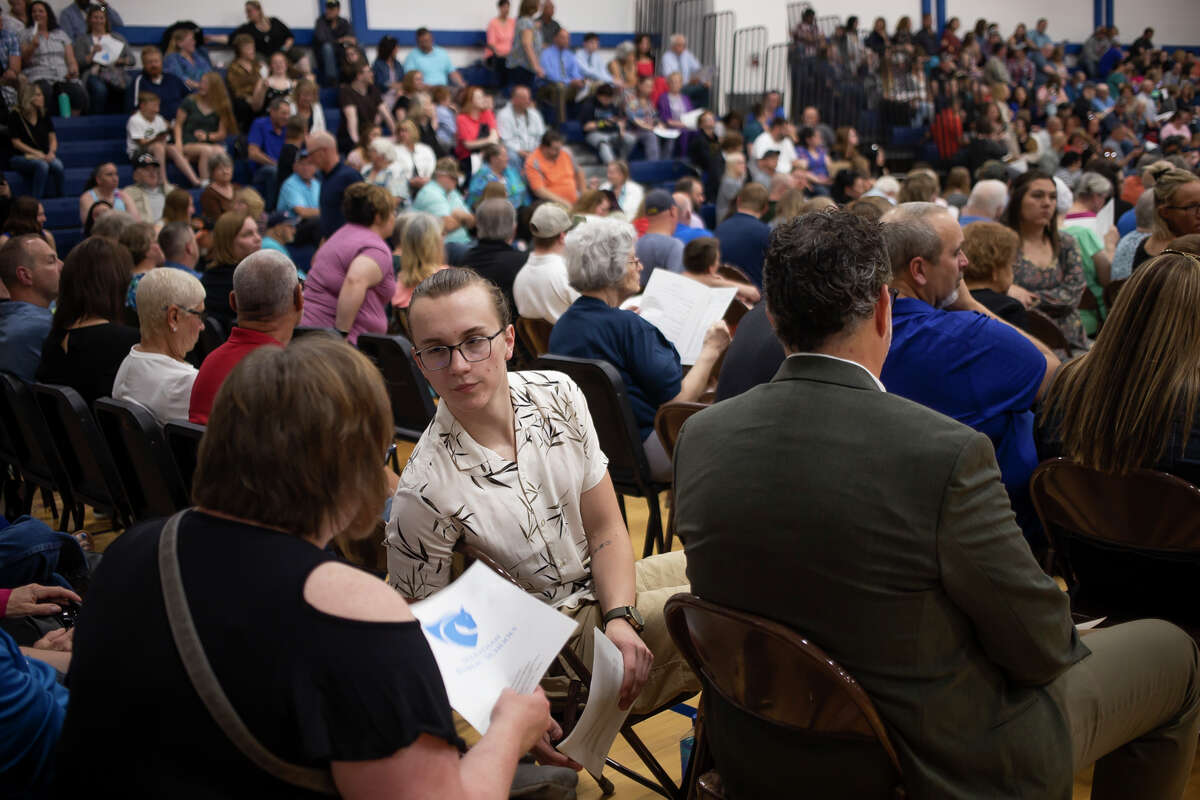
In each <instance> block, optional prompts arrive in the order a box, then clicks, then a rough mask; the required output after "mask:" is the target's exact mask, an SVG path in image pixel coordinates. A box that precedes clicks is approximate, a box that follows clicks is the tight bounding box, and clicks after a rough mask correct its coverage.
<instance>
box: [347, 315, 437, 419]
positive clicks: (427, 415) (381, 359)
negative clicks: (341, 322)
mask: <svg viewBox="0 0 1200 800" xmlns="http://www.w3.org/2000/svg"><path fill="white" fill-rule="evenodd" d="M358 349H359V350H361V351H362V352H363V354H364V355H366V356H367V358H369V359H371V360H372V361H374V362H375V366H377V367H379V371H380V372H382V373H383V382H384V383H385V384H386V385H387V391H388V398H389V399H390V400H391V401H392V421H393V423H394V424H395V426H396V435H397V436H398V437H400V438H401V439H404V440H405V441H409V442H415V441H417V440H418V439H420V438H421V434H422V433H424V431H425V428H427V427H428V426H429V423H430V422H432V421H433V415H434V413H435V412H436V411H437V407H436V406H435V405H434V404H433V393H432V392H431V391H430V389H429V382H428V381H426V380H425V376H424V375H422V374H421V370H419V369H417V362H416V361H415V360H414V359H413V355H412V344H411V343H410V342H409V341H408V339H405V338H404V337H403V336H400V335H399V334H395V335H391V336H388V335H383V334H378V333H364V334H362V335H360V336H359V337H358Z"/></svg>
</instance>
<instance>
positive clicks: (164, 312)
mask: <svg viewBox="0 0 1200 800" xmlns="http://www.w3.org/2000/svg"><path fill="white" fill-rule="evenodd" d="M137 309H138V324H139V325H140V326H141V331H142V340H141V341H140V342H138V343H137V344H135V345H134V346H133V348H132V349H130V351H129V355H127V356H125V360H124V361H122V362H121V367H120V369H118V370H117V377H116V380H115V381H113V397H115V398H116V399H118V400H132V401H134V402H135V403H140V404H141V405H143V406H145V407H146V408H148V409H150V412H151V413H152V414H154V417H155V419H157V420H158V421H159V422H166V421H168V420H172V419H187V418H188V401H189V400H190V399H191V396H192V383H193V382H194V381H195V380H196V368H195V367H193V366H192V365H191V364H189V363H188V362H187V361H185V360H184V356H186V355H187V354H188V353H189V352H190V351H191V349H192V348H193V347H195V346H196V340H197V339H198V338H200V331H202V330H204V286H202V285H201V283H200V281H198V280H196V279H195V278H194V277H192V276H191V275H189V274H187V273H186V272H184V271H183V270H180V269H170V268H159V269H153V270H150V271H149V272H147V273H146V275H145V276H144V277H143V278H142V280H141V281H140V282H139V283H138V287H137Z"/></svg>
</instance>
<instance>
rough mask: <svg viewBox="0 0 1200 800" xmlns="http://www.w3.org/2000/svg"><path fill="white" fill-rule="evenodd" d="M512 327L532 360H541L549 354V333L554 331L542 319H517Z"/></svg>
mask: <svg viewBox="0 0 1200 800" xmlns="http://www.w3.org/2000/svg"><path fill="white" fill-rule="evenodd" d="M514 325H515V326H516V329H517V336H518V337H519V338H520V339H521V343H522V344H524V345H525V349H527V350H528V351H529V352H530V354H532V355H533V357H534V358H541V357H542V356H544V355H546V353H548V352H550V331H551V330H553V329H554V326H553V325H551V324H550V323H549V322H547V321H546V320H544V319H533V318H532V317H517V321H516V322H515V323H514Z"/></svg>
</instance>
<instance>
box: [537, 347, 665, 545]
mask: <svg viewBox="0 0 1200 800" xmlns="http://www.w3.org/2000/svg"><path fill="white" fill-rule="evenodd" d="M534 367H535V369H546V370H555V371H558V372H562V373H565V374H566V375H567V376H568V377H570V378H571V380H573V381H575V383H576V384H578V385H579V388H580V389H582V390H583V396H584V397H586V398H587V403H588V411H589V412H590V413H591V415H592V423H593V424H594V425H595V426H596V435H597V436H598V437H599V438H600V449H601V450H603V451H604V455H606V456H608V474H609V475H610V476H612V482H613V486H614V487H615V488H616V490H617V500H618V502H619V503H620V505H621V516H622V517H625V500H624V495H629V496H630V497H643V498H645V499H646V505H648V506H649V507H650V518H649V520H647V522H646V544H645V547H644V548H643V551H642V557H643V558H645V557H646V556H649V555H651V554H652V553H653V552H654V550H655V548H656V547H657V548H658V552H660V553H666V552H667V551H668V550H669V549H670V548H668V547H667V546H666V542H665V541H664V539H663V524H662V511H661V510H660V508H659V504H658V495H659V493H660V492H664V491H666V490H667V489H670V488H671V484H670V483H660V482H656V481H654V480H652V479H651V478H650V464H649V462H648V461H647V460H646V451H645V450H643V449H642V437H641V436H640V435H639V434H638V427H637V422H636V421H635V420H634V417H633V409H632V407H631V406H630V405H629V396H628V393H627V390H626V388H625V381H623V380H622V379H621V373H619V372H617V369H616V367H614V366H613V365H612V364H610V363H608V362H607V361H604V360H602V359H595V358H575V357H574V356H550V355H547V356H542V357H541V358H539V359H538V360H537V362H536V363H535V364H534ZM626 519H628V518H627V517H626Z"/></svg>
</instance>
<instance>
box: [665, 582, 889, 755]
mask: <svg viewBox="0 0 1200 800" xmlns="http://www.w3.org/2000/svg"><path fill="white" fill-rule="evenodd" d="M663 613H664V615H665V617H666V622H667V629H668V631H669V632H670V634H671V638H672V639H674V641H675V644H676V646H677V647H678V648H679V651H680V652H681V653H683V655H684V657H685V658H686V659H687V660H688V663H689V664H691V666H692V669H693V670H695V672H696V674H697V675H699V676H700V677H701V678H703V679H704V682H705V684H706V685H705V691H709V690H710V689H711V690H712V691H716V692H717V693H718V694H719V695H720V696H721V697H722V698H723V699H724V700H725V701H726V702H728V703H730V704H732V705H733V706H735V707H737V708H738V709H739V710H741V711H742V712H744V713H746V714H749V715H751V716H753V717H756V718H758V719H760V720H762V721H764V722H767V723H770V724H771V725H777V726H779V727H781V728H785V729H788V730H792V731H805V732H808V733H811V734H828V735H830V736H834V737H840V738H847V737H856V738H859V739H864V740H877V741H878V742H879V745H880V746H881V747H882V748H883V750H884V751H885V752H886V753H887V757H888V760H890V761H891V763H892V765H893V766H894V767H895V769H896V772H897V774H899V772H900V761H899V759H898V758H897V756H896V751H895V748H894V747H892V743H891V741H890V740H889V739H888V735H887V731H886V729H885V728H884V726H883V721H882V720H881V719H880V718H879V714H878V712H876V711H875V706H874V705H873V704H872V703H871V699H870V698H869V697H867V693H866V692H865V691H863V689H862V687H861V686H859V685H858V682H857V681H855V680H854V678H853V677H851V676H850V674H849V673H847V672H846V671H845V670H844V669H842V668H841V667H840V666H839V665H838V664H837V662H835V661H834V660H833V659H832V658H830V657H829V656H827V655H826V654H825V653H824V652H823V651H822V650H821V649H820V648H819V647H817V646H816V645H814V644H812V643H811V642H809V641H808V640H806V639H805V638H803V637H802V636H800V635H799V634H798V633H796V632H795V631H793V630H791V629H790V628H788V627H786V626H784V625H780V624H779V623H777V622H774V621H772V620H768V619H764V618H762V617H758V616H755V615H753V614H748V613H746V612H744V611H735V610H733V609H730V608H723V607H721V606H718V605H716V604H714V603H709V602H707V601H705V600H701V599H700V598H699V597H696V596H695V595H693V594H687V593H683V594H677V595H674V596H673V597H671V598H670V599H669V600H668V601H667V603H666V606H665V607H664V609H663ZM719 767H720V765H719V764H718V768H719Z"/></svg>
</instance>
